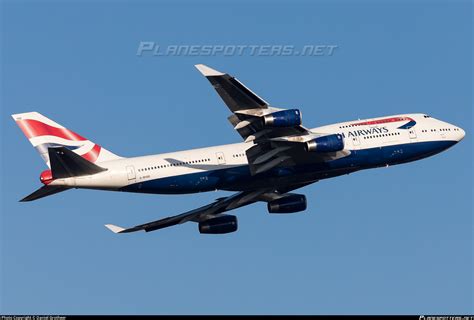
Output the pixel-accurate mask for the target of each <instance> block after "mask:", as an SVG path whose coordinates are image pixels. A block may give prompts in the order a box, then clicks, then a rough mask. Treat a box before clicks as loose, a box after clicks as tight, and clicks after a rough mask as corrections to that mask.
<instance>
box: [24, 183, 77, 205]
mask: <svg viewBox="0 0 474 320" xmlns="http://www.w3.org/2000/svg"><path fill="white" fill-rule="evenodd" d="M69 189H70V188H68V187H63V186H43V187H41V188H39V189H38V190H36V191H35V192H33V193H32V194H30V195H28V196H26V197H24V198H23V199H21V200H20V202H27V201H33V200H38V199H41V198H44V197H47V196H50V195H53V194H55V193H58V192H62V191H66V190H69Z"/></svg>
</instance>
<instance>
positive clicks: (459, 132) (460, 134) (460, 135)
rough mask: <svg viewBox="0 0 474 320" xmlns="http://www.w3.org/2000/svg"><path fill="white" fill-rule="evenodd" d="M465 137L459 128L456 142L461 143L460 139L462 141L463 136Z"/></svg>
mask: <svg viewBox="0 0 474 320" xmlns="http://www.w3.org/2000/svg"><path fill="white" fill-rule="evenodd" d="M465 135H466V132H465V131H464V130H463V129H461V128H459V131H458V141H461V140H462V139H464V136H465Z"/></svg>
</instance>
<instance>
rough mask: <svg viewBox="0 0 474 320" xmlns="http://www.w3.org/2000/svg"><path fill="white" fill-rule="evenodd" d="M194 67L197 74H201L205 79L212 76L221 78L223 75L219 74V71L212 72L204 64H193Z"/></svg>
mask: <svg viewBox="0 0 474 320" xmlns="http://www.w3.org/2000/svg"><path fill="white" fill-rule="evenodd" d="M194 66H195V67H196V69H198V70H199V72H201V73H202V74H203V75H204V76H205V77H212V76H223V75H224V73H222V72H220V71H217V70H214V69H212V68H210V67H208V66H206V65H205V64H195V65H194Z"/></svg>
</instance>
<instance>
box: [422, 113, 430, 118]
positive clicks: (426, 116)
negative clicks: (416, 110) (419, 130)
mask: <svg viewBox="0 0 474 320" xmlns="http://www.w3.org/2000/svg"><path fill="white" fill-rule="evenodd" d="M423 117H425V118H431V117H430V116H428V115H426V114H425V115H423Z"/></svg>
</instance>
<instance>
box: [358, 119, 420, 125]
mask: <svg viewBox="0 0 474 320" xmlns="http://www.w3.org/2000/svg"><path fill="white" fill-rule="evenodd" d="M399 121H414V120H413V119H412V118H409V117H393V118H387V119H379V120H372V121H366V122H359V123H354V124H352V125H353V126H366V125H374V124H382V123H390V122H399Z"/></svg>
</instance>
